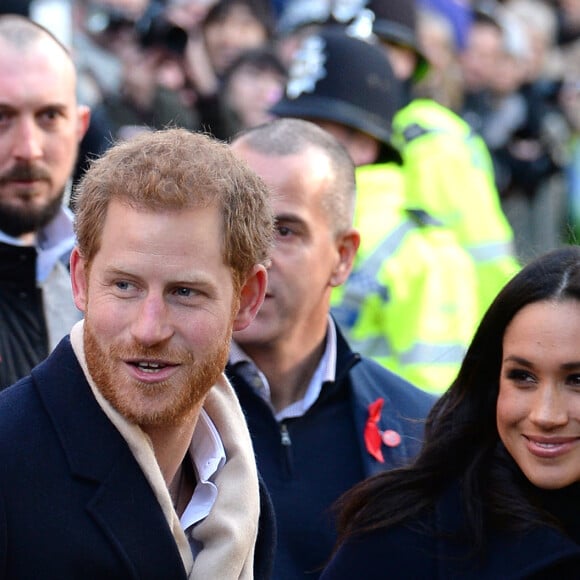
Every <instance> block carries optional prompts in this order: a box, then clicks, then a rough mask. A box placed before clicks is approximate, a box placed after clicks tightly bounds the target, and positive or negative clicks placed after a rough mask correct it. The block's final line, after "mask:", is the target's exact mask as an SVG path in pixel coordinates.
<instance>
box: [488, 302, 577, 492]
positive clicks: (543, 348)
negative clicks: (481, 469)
mask: <svg viewBox="0 0 580 580" xmlns="http://www.w3.org/2000/svg"><path fill="white" fill-rule="evenodd" d="M497 428H498V432H499V435H500V438H501V440H502V441H503V443H504V445H505V447H506V449H507V450H508V452H509V453H510V455H511V456H512V457H513V458H514V460H515V461H516V463H517V464H518V466H519V467H520V469H521V470H522V472H523V473H524V474H525V476H526V477H527V478H528V479H529V480H530V481H531V482H532V483H533V484H534V485H536V486H537V487H540V488H543V489H560V488H563V487H566V486H568V485H571V484H572V483H575V482H577V481H580V303H579V302H578V301H575V300H573V299H566V300H564V301H541V302H535V303H532V304H528V305H527V306H525V307H524V308H522V309H521V310H520V311H519V312H518V313H517V314H516V316H514V318H513V320H512V321H511V323H510V324H509V326H508V327H507V329H506V332H505V335H504V338H503V356H502V366H501V374H500V381H499V396H498V400H497Z"/></svg>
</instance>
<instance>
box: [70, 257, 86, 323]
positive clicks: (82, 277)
mask: <svg viewBox="0 0 580 580" xmlns="http://www.w3.org/2000/svg"><path fill="white" fill-rule="evenodd" d="M87 276H88V271H87V268H86V262H85V260H84V258H83V257H82V256H81V255H80V253H79V249H78V248H77V247H75V248H74V249H73V251H72V253H71V255H70V278H71V284H72V291H73V298H74V301H75V305H76V307H77V308H78V309H79V310H81V311H82V312H84V311H85V309H86V306H87V300H88V295H87V293H88V281H87Z"/></svg>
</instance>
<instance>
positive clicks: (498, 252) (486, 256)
mask: <svg viewBox="0 0 580 580" xmlns="http://www.w3.org/2000/svg"><path fill="white" fill-rule="evenodd" d="M467 251H468V252H469V255H470V256H471V257H472V258H473V259H474V260H475V261H476V262H486V261H488V260H495V259H496V258H504V257H512V256H514V247H513V244H511V243H509V242H490V243H489V244H481V245H479V246H469V247H468V248H467Z"/></svg>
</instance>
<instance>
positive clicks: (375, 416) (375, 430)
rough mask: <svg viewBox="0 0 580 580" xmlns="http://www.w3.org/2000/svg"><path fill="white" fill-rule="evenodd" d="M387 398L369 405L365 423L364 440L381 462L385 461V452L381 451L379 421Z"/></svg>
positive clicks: (371, 452)
mask: <svg viewBox="0 0 580 580" xmlns="http://www.w3.org/2000/svg"><path fill="white" fill-rule="evenodd" d="M384 404H385V400H384V399H383V398H382V397H381V398H378V399H377V400H376V401H374V402H373V403H371V404H370V405H369V416H368V419H367V422H366V425H365V432H364V440H365V445H366V448H367V451H368V452H369V453H370V454H371V455H372V456H373V457H374V458H375V459H376V460H377V461H379V462H380V463H384V462H385V458H384V457H383V452H382V451H381V444H382V438H381V432H380V431H379V427H378V422H379V419H380V418H381V411H382V410H383V405H384Z"/></svg>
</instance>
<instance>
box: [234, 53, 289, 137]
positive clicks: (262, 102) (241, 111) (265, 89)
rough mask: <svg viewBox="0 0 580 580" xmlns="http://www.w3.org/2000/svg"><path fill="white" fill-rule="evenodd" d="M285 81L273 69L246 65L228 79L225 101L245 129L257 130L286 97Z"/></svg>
mask: <svg viewBox="0 0 580 580" xmlns="http://www.w3.org/2000/svg"><path fill="white" fill-rule="evenodd" d="M285 82H286V81H285V78H284V77H283V75H281V74H280V73H278V72H277V71H275V70H273V69H259V68H258V67H256V66H254V65H252V64H249V63H246V64H242V65H240V67H239V68H238V69H237V70H236V71H234V72H233V73H232V74H231V76H230V77H229V80H228V83H227V89H226V92H225V99H226V102H227V105H228V106H229V107H230V108H231V109H232V111H234V112H235V114H236V115H237V117H238V119H239V120H240V122H241V125H242V127H243V128H249V127H256V126H257V125H261V124H262V123H266V122H267V121H269V120H271V119H272V115H271V114H270V113H269V112H268V111H269V110H270V108H271V107H272V106H273V105H274V104H275V103H277V102H278V101H279V100H280V99H281V98H282V95H283V93H284V86H285Z"/></svg>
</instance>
